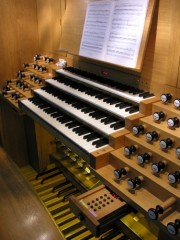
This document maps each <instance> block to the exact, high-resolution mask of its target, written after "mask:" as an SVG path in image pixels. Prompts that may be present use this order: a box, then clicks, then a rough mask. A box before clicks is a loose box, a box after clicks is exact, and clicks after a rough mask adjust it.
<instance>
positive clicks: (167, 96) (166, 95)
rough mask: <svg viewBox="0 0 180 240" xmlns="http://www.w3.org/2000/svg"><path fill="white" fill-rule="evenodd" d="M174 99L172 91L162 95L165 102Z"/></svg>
mask: <svg viewBox="0 0 180 240" xmlns="http://www.w3.org/2000/svg"><path fill="white" fill-rule="evenodd" d="M171 100H172V95H171V94H170V93H163V94H162V95H161V101H162V102H163V103H168V102H171Z"/></svg>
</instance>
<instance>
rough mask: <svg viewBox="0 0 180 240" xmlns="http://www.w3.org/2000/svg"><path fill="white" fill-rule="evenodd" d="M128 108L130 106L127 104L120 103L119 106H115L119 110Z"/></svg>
mask: <svg viewBox="0 0 180 240" xmlns="http://www.w3.org/2000/svg"><path fill="white" fill-rule="evenodd" d="M128 106H132V104H130V103H127V102H122V103H120V104H116V107H119V108H120V109H123V108H126V107H128Z"/></svg>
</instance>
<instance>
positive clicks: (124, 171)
mask: <svg viewBox="0 0 180 240" xmlns="http://www.w3.org/2000/svg"><path fill="white" fill-rule="evenodd" d="M127 171H128V168H121V169H115V170H114V176H115V178H116V179H120V178H121V177H122V176H125V175H126V174H127Z"/></svg>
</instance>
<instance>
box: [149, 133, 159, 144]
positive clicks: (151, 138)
mask: <svg viewBox="0 0 180 240" xmlns="http://www.w3.org/2000/svg"><path fill="white" fill-rule="evenodd" d="M158 137H159V134H158V133H157V132H156V131H152V132H147V133H146V140H147V142H152V141H156V140H157V139H158Z"/></svg>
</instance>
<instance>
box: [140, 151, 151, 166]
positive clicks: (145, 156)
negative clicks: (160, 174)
mask: <svg viewBox="0 0 180 240" xmlns="http://www.w3.org/2000/svg"><path fill="white" fill-rule="evenodd" d="M150 158H151V154H149V153H144V154H138V156H137V160H138V163H139V164H143V163H145V162H146V161H149V160H150Z"/></svg>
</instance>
